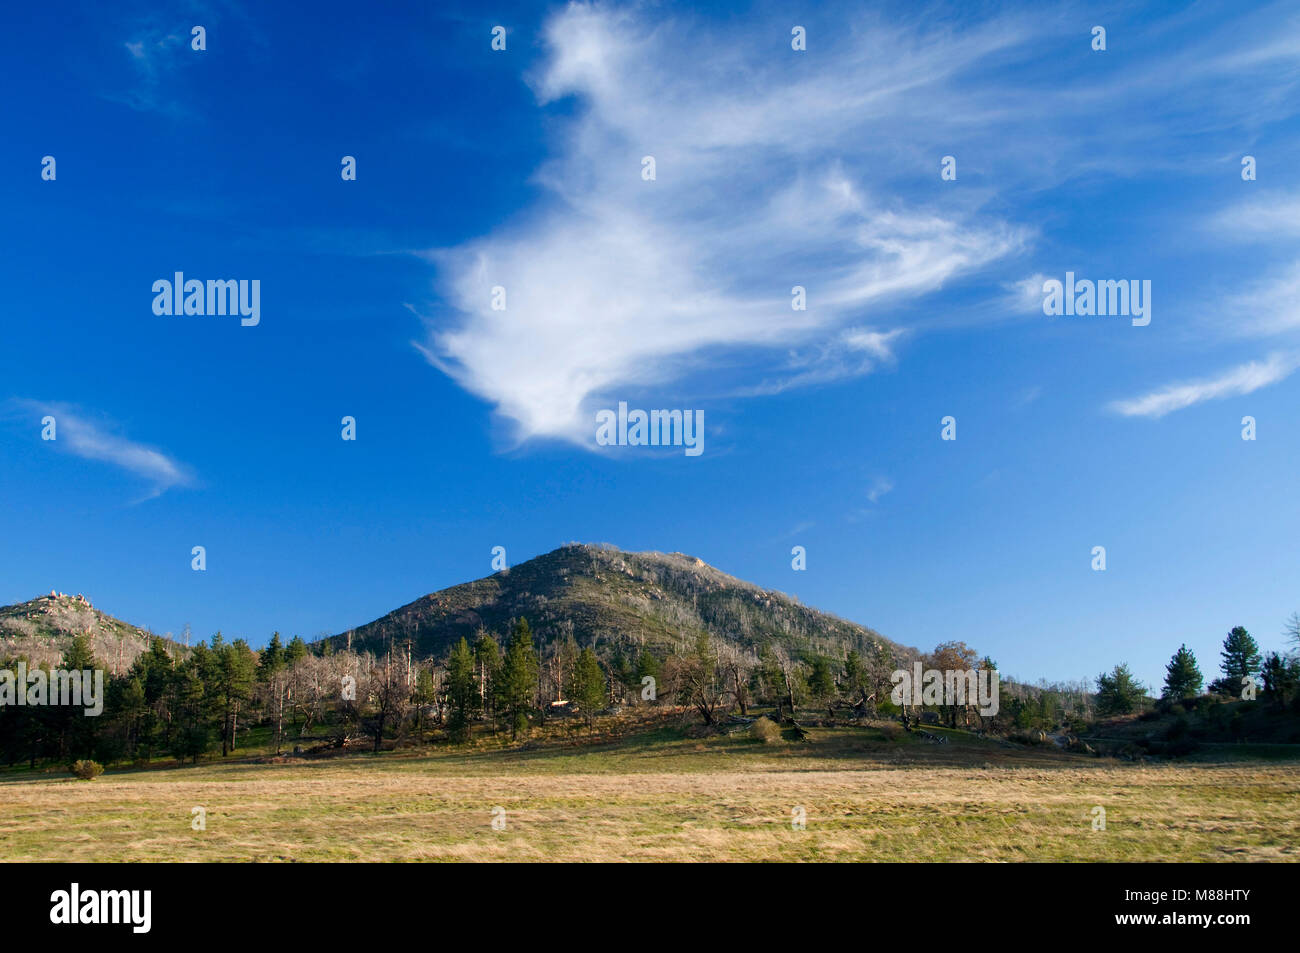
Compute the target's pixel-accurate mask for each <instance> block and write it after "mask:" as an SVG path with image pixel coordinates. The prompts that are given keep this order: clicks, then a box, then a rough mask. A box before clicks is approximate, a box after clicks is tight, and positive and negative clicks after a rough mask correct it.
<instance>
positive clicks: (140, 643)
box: [0, 593, 184, 674]
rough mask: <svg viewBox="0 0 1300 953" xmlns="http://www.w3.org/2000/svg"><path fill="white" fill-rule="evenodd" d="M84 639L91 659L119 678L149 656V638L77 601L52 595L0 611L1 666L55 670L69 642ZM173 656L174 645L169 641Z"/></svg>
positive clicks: (144, 632) (85, 601)
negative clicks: (20, 661) (15, 661)
mask: <svg viewBox="0 0 1300 953" xmlns="http://www.w3.org/2000/svg"><path fill="white" fill-rule="evenodd" d="M76 635H89V636H90V644H91V648H92V649H93V651H94V653H95V659H96V661H97V662H99V663H100V664H101V665H102V666H104V669H105V671H108V672H113V673H115V674H119V673H121V672H125V671H126V670H127V669H128V668H130V667H131V663H132V662H134V661H135V659H136V657H137V656H138V655H140V654H141V653H143V652H146V651H148V649H149V642H150V640H152V639H153V638H154V636H153V634H152V633H150V632H148V631H147V630H145V629H141V628H139V627H137V626H134V625H131V624H130V623H127V622H123V621H122V620H121V619H115V618H113V617H112V616H111V615H108V614H107V613H105V612H100V611H99V610H98V609H96V608H95V607H94V606H92V605H91V604H90V600H89V599H87V598H85V597H84V596H81V595H76V596H70V595H64V594H63V593H57V594H56V593H51V594H50V595H48V596H40V597H38V598H36V599H32V600H30V601H29V602H20V603H18V604H16V605H12V606H0V662H3V661H5V660H6V659H10V658H18V657H24V658H26V659H27V661H28V662H29V663H31V664H34V665H45V664H48V665H57V664H58V663H59V660H60V659H61V658H63V653H64V650H66V649H67V647H68V645H69V644H70V643H71V642H72V638H73V636H76ZM168 644H169V645H170V646H172V647H174V648H175V649H177V650H178V651H184V649H182V648H181V647H180V646H179V645H177V644H176V643H174V642H170V640H168Z"/></svg>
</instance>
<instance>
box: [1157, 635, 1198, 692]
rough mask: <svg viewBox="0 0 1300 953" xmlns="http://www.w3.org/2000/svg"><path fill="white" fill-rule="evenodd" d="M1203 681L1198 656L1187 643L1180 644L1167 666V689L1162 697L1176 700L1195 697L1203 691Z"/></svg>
mask: <svg viewBox="0 0 1300 953" xmlns="http://www.w3.org/2000/svg"><path fill="white" fill-rule="evenodd" d="M1203 683H1204V679H1203V678H1202V677H1201V670H1200V668H1199V667H1198V666H1197V664H1196V656H1195V655H1193V654H1192V652H1191V650H1189V649H1188V648H1187V646H1186V645H1182V646H1180V647H1179V649H1178V651H1177V652H1176V653H1174V657H1173V658H1172V659H1170V660H1169V664H1168V665H1166V666H1165V690H1164V693H1163V696H1162V697H1164V698H1167V699H1171V700H1174V701H1176V700H1178V699H1180V698H1193V697H1195V696H1197V695H1199V694H1200V693H1201V686H1202V684H1203Z"/></svg>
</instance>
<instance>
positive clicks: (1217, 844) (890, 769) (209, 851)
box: [0, 727, 1300, 861]
mask: <svg viewBox="0 0 1300 953" xmlns="http://www.w3.org/2000/svg"><path fill="white" fill-rule="evenodd" d="M949 737H950V743H949V744H945V745H933V744H926V743H924V742H923V741H921V740H920V739H918V738H916V737H915V736H904V737H902V738H899V739H896V740H890V739H889V738H887V737H886V736H885V735H884V734H882V733H881V732H880V731H879V730H876V729H872V728H860V727H855V728H823V729H814V730H813V732H812V736H811V738H810V739H809V741H807V742H805V743H799V742H795V741H789V740H782V741H778V742H777V743H776V744H763V743H762V742H761V741H758V740H757V739H754V738H750V737H746V736H731V737H727V736H716V737H709V738H699V739H696V738H691V737H687V736H686V734H685V733H683V732H681V731H674V730H670V729H667V728H660V729H658V730H652V731H647V732H645V733H641V734H631V735H629V736H627V737H624V738H621V739H617V740H613V741H602V740H600V739H596V740H595V741H593V742H592V743H590V744H588V745H586V746H581V747H575V746H572V745H568V744H561V743H555V744H552V745H548V744H545V743H543V744H534V745H531V746H528V747H520V746H508V745H505V744H496V745H492V744H485V745H481V746H479V747H476V748H472V749H468V750H460V751H456V750H451V749H447V748H438V747H432V748H424V749H406V750H400V751H394V752H385V753H383V754H380V755H377V756H376V755H368V754H347V755H341V756H338V757H332V758H320V759H314V758H313V759H294V758H289V759H274V760H273V759H243V760H238V761H236V760H233V759H232V760H231V761H229V762H227V763H206V764H201V765H198V766H192V767H185V768H175V767H167V768H151V769H147V770H143V769H142V770H127V771H110V772H108V773H107V774H105V775H103V776H102V777H100V778H98V779H96V780H94V781H90V782H83V781H77V780H74V779H72V778H71V777H68V776H66V775H62V776H60V775H54V774H50V775H32V774H26V775H8V776H0V856H3V857H4V859H5V860H7V861H456V860H468V861H645V860H659V861H869V860H902V861H967V860H970V861H1260V860H1264V861H1289V860H1298V859H1300V763H1297V762H1295V761H1288V760H1282V761H1277V760H1274V761H1250V760H1244V761H1243V760H1221V761H1217V762H1216V761H1213V760H1210V761H1202V762H1197V763H1176V762H1174V763H1149V764H1133V763H1128V762H1121V761H1114V760H1110V759H1105V758H1092V757H1087V756H1081V755H1074V754H1068V753H1065V752H1061V751H1055V750H1043V749H1022V748H1008V747H1005V746H1002V745H999V744H997V743H995V742H992V741H985V740H983V739H978V738H974V737H971V736H966V735H959V734H956V733H954V734H951V735H950V736H949ZM196 806H201V807H203V808H204V809H205V810H206V825H207V826H206V830H202V831H195V830H192V829H191V809H192V808H193V807H196ZM1094 806H1101V807H1104V808H1105V810H1106V830H1104V831H1094V830H1093V829H1092V813H1091V811H1092V809H1093V807H1094ZM498 807H500V808H503V809H504V810H505V815H504V816H505V829H504V830H496V829H494V828H493V826H492V823H491V822H492V819H493V809H494V808H498ZM799 807H802V808H803V809H804V811H805V814H806V826H805V828H804V829H802V830H800V829H796V827H795V825H794V824H793V823H792V821H793V819H794V816H795V815H794V813H793V812H794V810H795V809H796V808H799Z"/></svg>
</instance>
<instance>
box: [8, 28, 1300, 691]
mask: <svg viewBox="0 0 1300 953" xmlns="http://www.w3.org/2000/svg"><path fill="white" fill-rule="evenodd" d="M473 8H474V9H470V5H466V8H465V9H464V11H463V12H455V11H453V10H452V9H451V5H446V4H439V5H432V4H414V3H412V4H384V5H382V9H378V10H375V9H370V8H367V7H366V6H365V5H351V4H328V3H327V4H321V5H318V6H317V7H316V8H314V11H313V13H312V15H311V16H310V17H304V16H303V15H301V14H295V13H294V12H293V11H291V10H289V9H288V8H286V7H280V6H278V5H272V6H270V7H267V6H265V5H260V4H251V3H248V4H238V5H236V4H207V3H197V4H189V5H185V4H177V5H175V6H173V7H172V8H171V10H169V11H168V12H166V13H160V12H157V11H155V10H151V9H150V8H149V7H148V6H140V7H138V8H132V6H131V5H129V4H121V5H118V4H113V5H109V6H108V7H107V8H106V7H104V6H102V5H95V4H83V5H67V6H59V5H55V6H50V7H46V8H43V9H42V10H40V11H38V12H35V13H29V12H24V17H26V18H27V19H24V20H23V22H21V23H12V22H11V23H8V24H6V28H5V29H3V30H0V47H2V48H3V60H4V62H5V63H6V64H8V65H9V69H7V71H6V72H7V73H8V75H9V81H8V89H7V90H6V94H5V98H4V101H5V109H4V126H5V131H6V137H5V141H6V148H5V149H3V150H0V164H2V166H0V167H2V169H3V173H4V176H5V180H6V181H7V182H8V183H9V189H8V190H7V192H6V205H7V214H6V216H5V218H4V225H3V228H4V229H5V232H6V235H5V238H6V241H5V247H6V250H7V254H6V255H5V256H4V257H3V259H0V274H3V277H4V280H5V285H6V287H7V288H8V291H9V298H8V301H7V305H8V306H7V308H6V309H5V314H4V317H3V319H0V320H2V322H3V323H2V324H0V327H2V328H3V332H2V333H3V337H2V338H0V341H2V342H3V346H2V347H0V381H2V382H3V383H0V499H2V500H3V501H4V507H3V519H2V521H0V527H2V529H0V602H3V603H12V602H18V601H22V600H26V599H30V598H32V597H34V596H36V595H38V594H40V593H43V592H48V591H49V590H50V589H51V588H57V589H60V590H62V591H66V592H84V593H86V594H87V595H89V596H90V597H91V598H92V600H93V601H94V603H95V604H96V606H97V607H99V608H102V609H104V610H105V611H108V612H111V613H112V614H114V615H117V616H120V617H122V618H124V619H127V620H129V621H131V622H133V623H136V624H139V625H146V626H150V627H152V628H153V629H154V630H156V631H159V632H167V631H170V632H179V631H180V630H181V629H182V627H183V626H184V625H185V624H186V623H188V624H190V625H191V626H192V629H193V631H194V633H195V635H196V637H206V636H209V635H210V634H211V633H212V632H214V631H216V630H217V629H220V630H222V631H223V632H224V633H225V634H226V635H227V636H243V637H246V638H248V639H249V640H250V642H251V643H253V644H254V645H261V644H264V643H265V641H266V639H267V638H268V637H269V635H270V633H271V631H272V630H279V631H281V632H284V633H286V634H293V633H298V634H302V635H304V636H306V637H314V636H317V635H320V634H325V633H334V632H338V631H341V630H343V629H346V628H347V627H349V626H353V625H358V624H361V623H364V622H367V621H369V620H371V619H373V618H375V617H377V616H379V615H382V614H383V613H385V612H387V611H389V610H390V609H392V608H394V607H395V606H397V605H400V604H403V603H405V602H407V601H410V600H411V599H413V598H415V597H417V596H419V595H421V594H423V593H426V592H429V591H432V590H435V589H438V588H442V587H444V586H447V585H452V584H455V583H457V582H462V581H465V580H467V579H471V578H475V577H478V576H481V575H486V574H487V573H488V572H489V571H490V558H491V557H490V551H491V549H492V547H494V546H498V545H500V546H504V547H506V550H507V555H508V559H509V562H510V563H511V564H514V563H517V562H520V561H522V560H524V559H527V558H530V557H532V556H535V555H537V554H539V553H542V552H545V551H548V550H550V549H552V548H554V547H555V546H557V545H560V544H561V543H563V542H566V541H570V540H580V541H593V542H594V541H606V542H611V543H614V544H616V545H618V546H620V547H622V548H625V549H636V550H643V549H653V550H661V551H682V552H687V553H691V554H693V555H697V556H699V557H701V558H703V559H705V560H706V561H708V562H709V563H711V564H713V565H715V566H717V567H719V568H721V569H723V570H725V571H727V572H730V573H733V574H735V575H737V576H740V577H742V578H746V579H750V580H752V581H754V582H757V583H759V584H761V585H764V586H768V587H771V588H775V589H780V590H782V591H785V592H790V593H794V594H796V595H798V596H799V597H800V598H801V599H802V600H803V601H805V602H806V603H808V604H810V605H814V606H817V607H819V608H822V609H826V610H829V611H833V612H836V613H838V614H840V615H842V616H845V617H847V618H849V619H853V620H855V621H858V622H861V623H864V624H867V625H871V626H873V627H874V628H876V629H878V630H880V631H881V632H883V633H884V634H885V635H887V636H889V637H891V638H893V639H895V640H897V641H900V642H903V643H905V644H909V645H916V646H919V647H921V648H924V649H929V648H932V647H933V646H934V645H935V644H936V643H938V642H940V641H943V640H946V639H951V638H956V639H962V640H964V641H966V642H967V643H969V644H971V645H973V646H975V647H976V648H977V649H978V650H979V651H981V652H985V653H988V654H990V655H992V656H993V657H994V658H996V659H998V660H999V662H1000V664H1001V666H1002V668H1003V670H1004V672H1007V673H1009V674H1012V675H1016V676H1018V677H1022V678H1028V679H1036V678H1038V677H1046V678H1049V679H1076V678H1085V677H1092V676H1094V675H1095V674H1096V673H1097V672H1098V671H1100V670H1102V669H1103V668H1109V667H1111V666H1112V665H1114V664H1115V663H1116V662H1119V661H1127V662H1129V663H1130V664H1131V665H1132V666H1133V668H1134V669H1135V671H1136V672H1137V673H1138V674H1139V676H1140V677H1142V678H1143V679H1144V680H1146V681H1148V682H1152V683H1158V681H1159V680H1160V679H1161V677H1162V674H1163V665H1164V663H1165V662H1166V661H1167V660H1168V658H1169V656H1170V655H1171V654H1172V653H1173V652H1174V650H1175V649H1177V647H1178V645H1179V644H1180V643H1182V642H1186V643H1187V644H1188V645H1189V646H1190V647H1191V648H1192V649H1193V650H1194V651H1195V652H1196V654H1197V655H1198V657H1199V658H1200V660H1201V663H1202V669H1203V670H1204V671H1206V673H1207V675H1210V674H1212V673H1213V672H1214V670H1216V669H1217V663H1218V655H1217V653H1218V648H1219V643H1220V642H1221V640H1222V638H1223V636H1224V634H1225V633H1226V632H1227V630H1228V629H1229V628H1231V627H1232V626H1233V625H1238V624H1240V625H1245V626H1246V627H1247V628H1249V629H1250V630H1251V631H1252V632H1253V633H1254V634H1255V635H1256V636H1257V638H1259V639H1260V641H1261V643H1262V644H1263V645H1265V646H1266V647H1280V646H1281V644H1282V637H1281V629H1282V625H1283V623H1284V620H1285V619H1286V617H1287V616H1288V615H1289V614H1290V613H1291V612H1293V611H1296V610H1300V585H1297V583H1298V577H1300V558H1298V556H1300V505H1298V504H1297V496H1296V492H1295V489H1296V485H1297V480H1296V477H1297V469H1298V468H1297V463H1298V462H1300V453H1297V447H1298V446H1300V421H1298V420H1297V417H1298V416H1300V411H1298V408H1300V374H1297V373H1296V369H1297V367H1300V309H1298V308H1297V299H1298V298H1300V242H1298V241H1297V240H1298V239H1300V170H1298V169H1297V167H1296V162H1295V157H1296V156H1297V155H1300V151H1298V150H1297V145H1298V144H1300V143H1298V141H1297V140H1298V138H1300V136H1298V135H1297V134H1298V132H1300V121H1298V119H1297V112H1300V95H1297V92H1300V91H1298V90H1297V86H1298V85H1300V18H1298V17H1297V14H1296V12H1295V8H1294V7H1293V6H1292V7H1290V8H1289V9H1288V6H1287V5H1285V4H1278V5H1261V6H1252V7H1248V8H1243V7H1242V6H1241V5H1239V4H1238V5H1228V4H1222V5H1216V4H1198V5H1196V6H1195V7H1194V8H1193V9H1191V10H1180V9H1179V8H1178V6H1177V5H1168V6H1150V7H1138V8H1133V7H1131V6H1127V5H1126V6H1123V7H1121V6H1115V7H1107V6H1098V5H1088V6H1072V5H1066V6H1061V7H1058V8H1056V9H1054V10H1052V11H1050V12H1043V11H1041V10H1038V9H1035V8H1034V7H1030V6H1026V7H1019V6H998V5H989V6H986V7H981V8H980V9H979V10H978V11H975V10H973V9H971V8H970V7H969V6H968V5H964V4H963V5H955V6H951V7H949V6H934V7H926V8H921V7H918V6H917V5H915V4H910V3H908V4H897V5H856V6H844V7H836V6H833V5H831V6H827V5H822V4H818V5H815V6H814V7H810V8H808V9H807V10H805V11H802V12H795V13H792V12H791V11H790V8H789V7H787V6H776V5H772V6H764V5H736V6H723V5H710V6H709V7H708V9H707V11H703V12H702V11H698V10H696V11H692V10H690V9H688V8H685V7H678V6H675V5H672V4H640V5H608V6H602V5H595V6H586V5H574V6H563V5H556V6H551V7H537V8H533V7H532V5H518V6H512V5H499V6H496V7H494V8H492V9H491V10H489V11H487V12H481V10H480V9H479V5H473ZM13 15H14V14H13V13H12V12H11V13H9V14H8V16H9V17H13ZM195 25H202V26H204V28H205V30H206V46H207V48H206V49H205V50H203V51H195V50H192V49H191V48H190V36H191V28H192V27H193V26H195ZM496 25H504V26H505V27H506V31H507V32H506V37H507V44H506V49H505V50H504V51H495V50H493V49H492V48H491V41H492V29H493V27H494V26H496ZM796 25H800V26H803V27H805V29H806V35H807V49H806V50H803V51H795V50H792V49H791V42H790V41H791V29H792V27H794V26H796ZM1096 25H1101V26H1104V27H1105V28H1106V49H1105V50H1104V51H1097V50H1093V49H1092V42H1093V41H1092V28H1093V27H1094V26H1096ZM47 155H48V156H53V157H54V158H55V160H56V178H55V179H54V180H53V181H46V180H43V179H42V176H41V163H42V158H43V157H44V156H47ZM345 155H350V156H354V157H355V158H356V161H357V178H356V180H355V181H344V180H343V179H342V177H341V175H340V162H341V158H342V157H343V156H345ZM647 155H650V156H654V158H655V166H656V176H655V179H654V180H653V181H646V180H645V179H643V177H642V168H643V164H642V159H643V157H644V156H647ZM946 155H951V156H953V157H955V159H956V163H957V166H956V168H957V177H956V179H955V180H952V181H945V180H943V179H942V178H941V176H940V167H941V159H942V157H943V156H946ZM1247 155H1250V156H1253V157H1255V161H1256V167H1257V178H1256V179H1255V180H1253V181H1246V180H1243V178H1242V174H1241V168H1242V167H1241V161H1242V158H1243V157H1244V156H1247ZM176 271H182V272H184V273H185V274H186V276H187V277H191V278H199V279H258V280H259V281H260V282H261V320H260V323H259V324H258V325H257V326H256V327H242V326H241V325H240V322H239V320H238V318H232V317H229V316H197V315H188V316H176V315H169V316H159V315H155V314H154V313H153V310H152V301H153V293H152V291H151V287H152V284H153V282H154V281H155V280H157V279H160V278H167V279H170V278H171V276H172V274H173V273H174V272H176ZM1067 271H1073V272H1075V273H1076V275H1077V276H1079V277H1080V278H1091V279H1094V280H1099V279H1140V280H1149V281H1150V282H1151V283H1152V301H1151V304H1152V307H1151V318H1152V320H1151V322H1150V324H1149V325H1147V326H1145V327H1135V326H1133V325H1132V324H1131V323H1130V321H1129V319H1128V318H1125V317H1113V316H1111V317H1099V316H1091V317H1085V316H1075V317H1064V316H1062V317H1055V316H1046V315H1044V313H1043V309H1042V300H1043V294H1042V284H1043V282H1044V281H1045V280H1047V279H1051V278H1055V279H1058V280H1064V277H1065V273H1066V272H1067ZM795 285H801V286H803V287H805V288H806V289H807V309H806V310H804V311H795V310H793V309H792V308H791V288H792V287H793V286H795ZM494 286H501V287H504V288H506V291H507V307H506V309H505V310H504V311H493V310H492V308H491V305H490V300H491V289H492V288H493V287H494ZM619 401H627V402H628V404H629V405H630V406H631V407H634V408H636V407H641V408H681V409H701V410H703V411H704V415H705V450H704V452H703V453H702V454H701V455H700V456H697V457H688V456H686V455H685V454H683V453H682V451H681V448H637V447H626V446H623V447H600V446H597V445H596V442H595V439H594V432H595V423H594V420H595V412H596V411H597V410H600V409H603V408H614V407H616V406H617V404H618V402H619ZM47 414H48V415H52V416H54V417H55V418H56V420H57V421H58V427H59V430H58V439H57V440H55V441H43V440H41V424H40V421H41V418H42V417H43V416H45V415H47ZM345 415H351V416H354V417H355V418H356V421H357V440H356V441H355V442H345V441H343V440H342V439H341V437H340V430H341V425H340V421H341V418H342V417H343V416H345ZM947 415H952V416H953V417H955V418H956V420H957V439H956V440H955V441H943V440H941V439H940V430H941V425H940V420H941V418H943V417H944V416H947ZM1247 415H1249V416H1253V417H1254V418H1255V420H1256V426H1257V439H1255V440H1253V441H1247V440H1243V439H1242V438H1241V431H1242V425H1241V420H1242V418H1243V417H1244V416H1247ZM195 545H202V546H204V547H205V548H206V551H207V570H206V571H205V572H202V573H199V572H194V571H192V570H191V568H190V559H191V556H190V551H191V547H193V546H195ZM796 545H801V546H804V547H805V548H806V550H807V570H806V571H803V572H796V571H794V570H793V569H792V568H791V554H790V552H791V548H792V547H793V546H796ZM1094 546H1104V547H1105V548H1106V562H1107V568H1106V571H1105V572H1095V571H1093V569H1092V548H1093V547H1094Z"/></svg>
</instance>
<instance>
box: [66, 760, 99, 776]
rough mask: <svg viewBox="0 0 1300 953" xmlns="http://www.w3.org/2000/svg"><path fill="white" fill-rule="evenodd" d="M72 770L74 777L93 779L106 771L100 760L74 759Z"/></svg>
mask: <svg viewBox="0 0 1300 953" xmlns="http://www.w3.org/2000/svg"><path fill="white" fill-rule="evenodd" d="M70 770H71V771H72V776H73V777H74V778H80V779H81V780H83V781H93V780H95V778H97V777H99V776H100V775H101V774H103V773H104V766H103V765H102V764H100V763H99V762H98V761H74V762H73V763H72V768H71V769H70Z"/></svg>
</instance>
